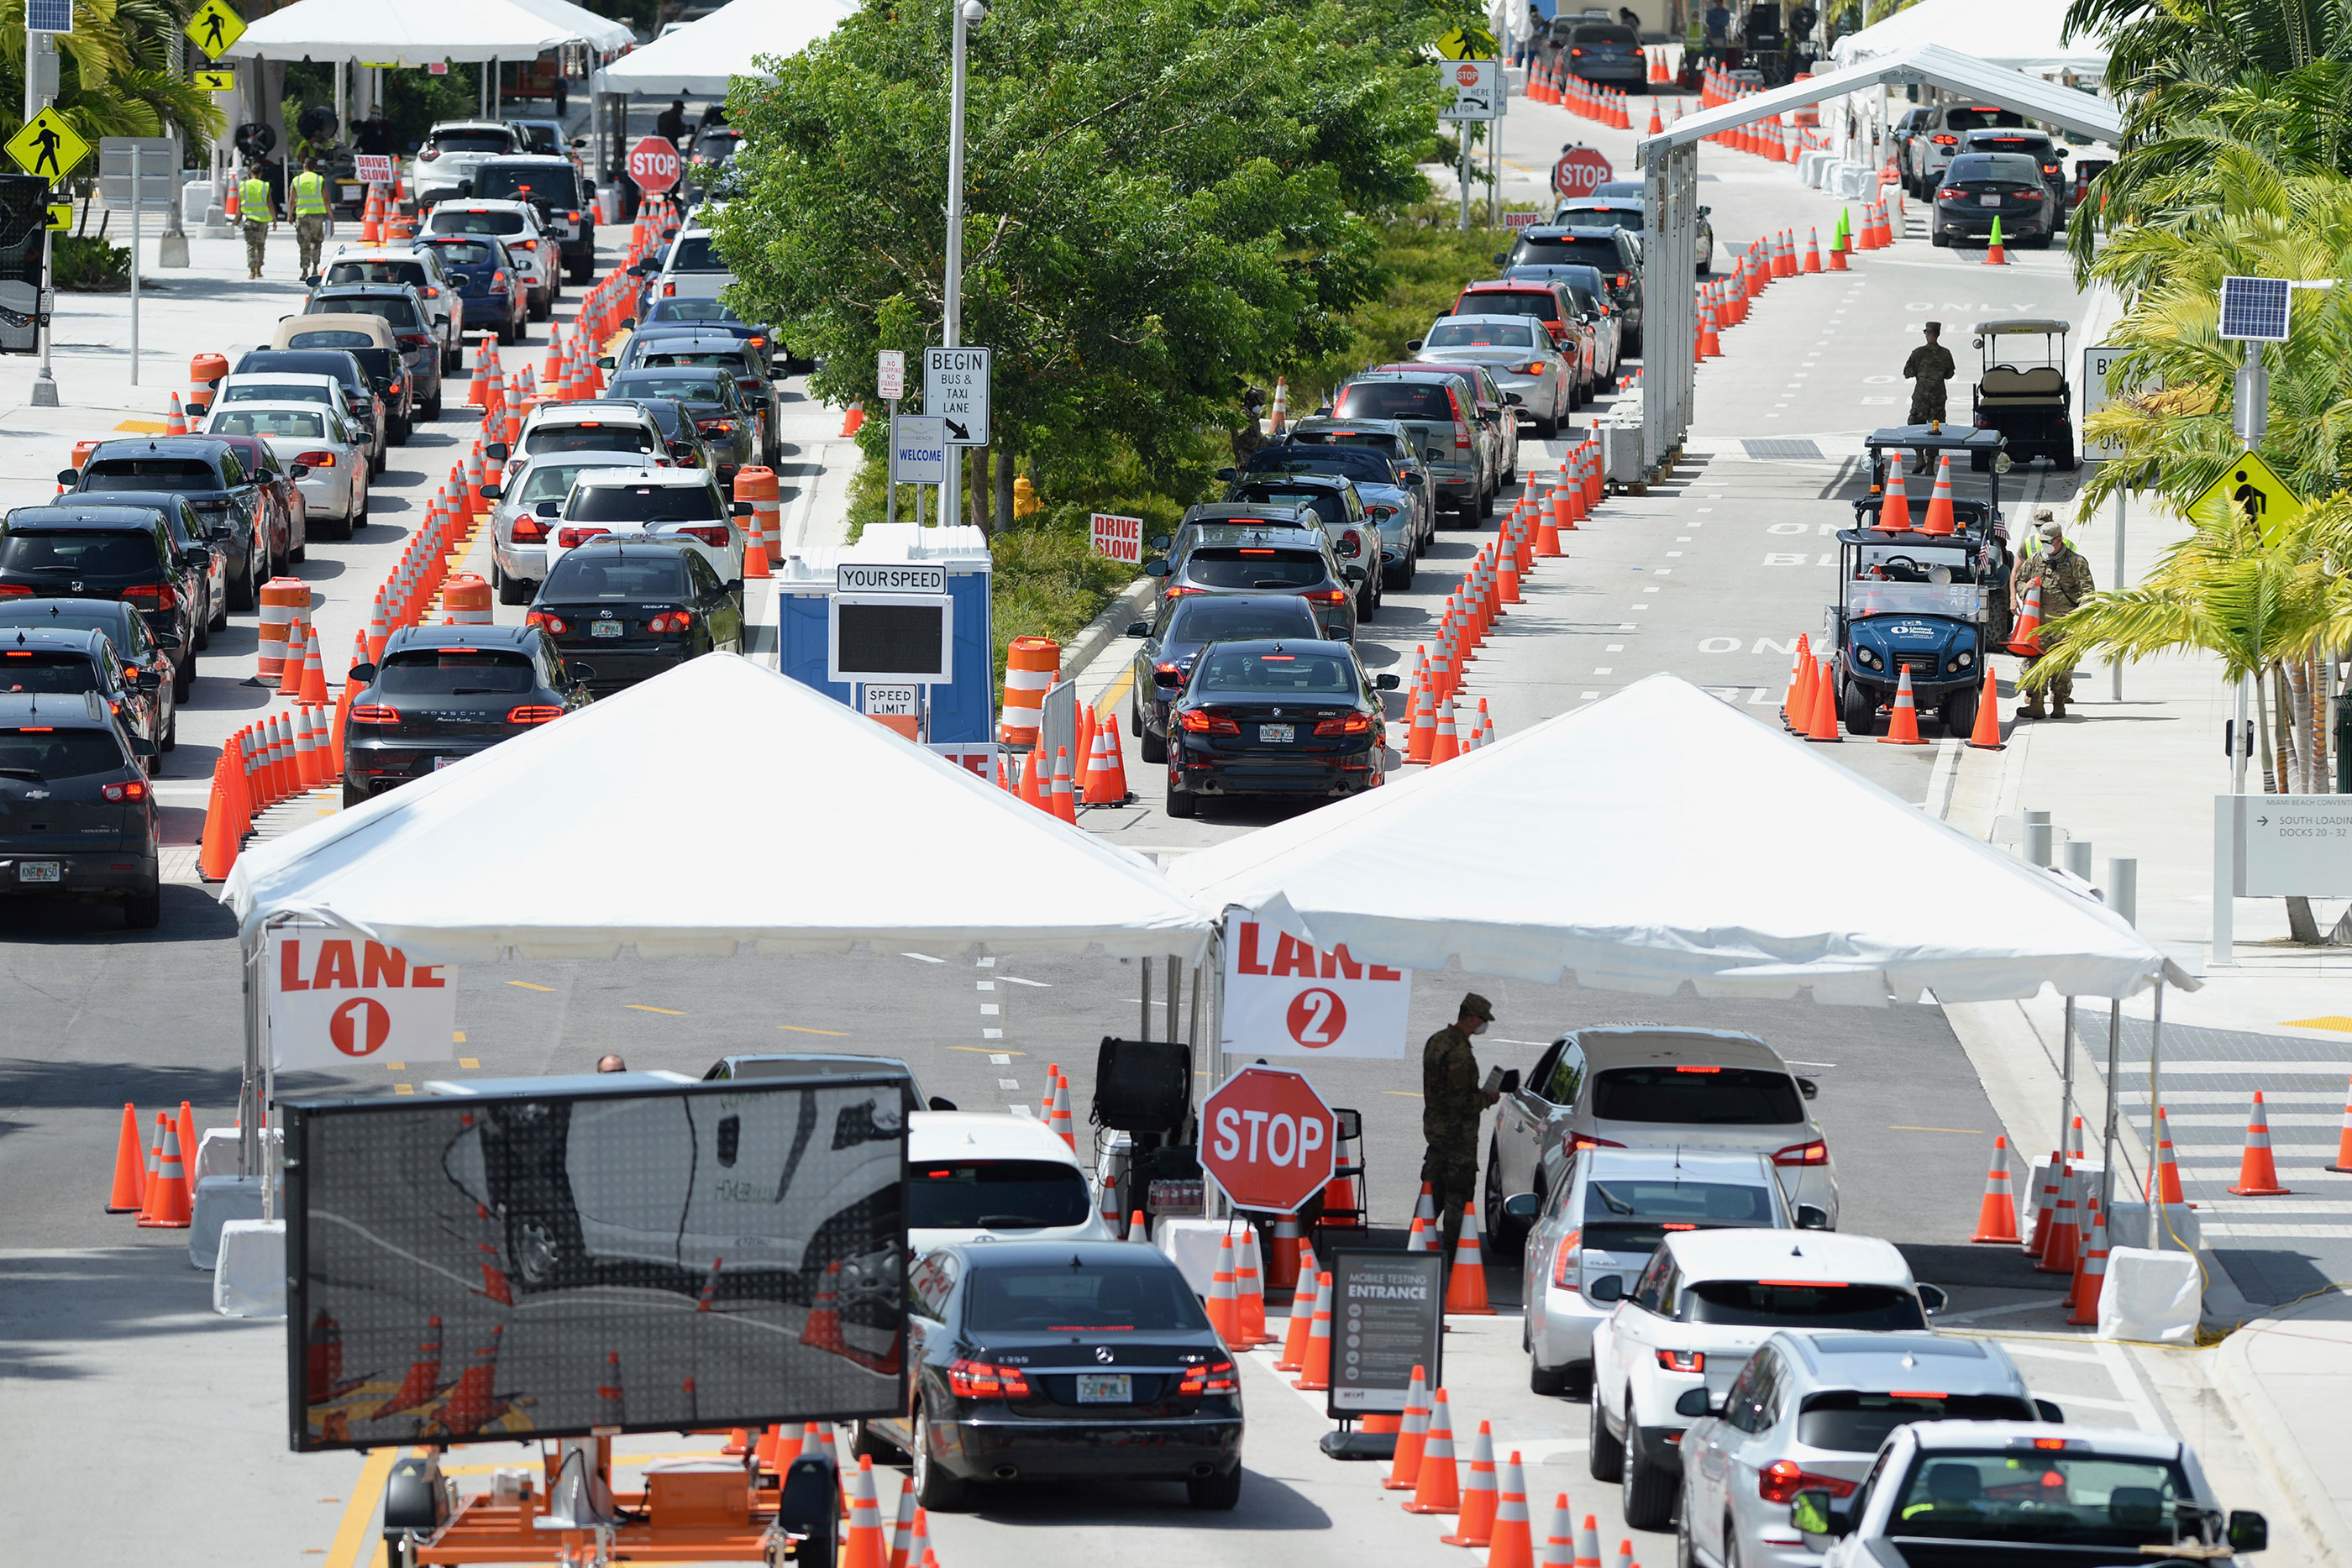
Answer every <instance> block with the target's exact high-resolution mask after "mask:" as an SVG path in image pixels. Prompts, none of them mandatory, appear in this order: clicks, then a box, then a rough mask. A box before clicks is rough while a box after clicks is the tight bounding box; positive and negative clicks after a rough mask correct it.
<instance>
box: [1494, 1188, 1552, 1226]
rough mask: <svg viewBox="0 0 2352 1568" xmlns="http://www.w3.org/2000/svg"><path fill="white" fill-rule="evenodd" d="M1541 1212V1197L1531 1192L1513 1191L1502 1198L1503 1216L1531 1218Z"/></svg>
mask: <svg viewBox="0 0 2352 1568" xmlns="http://www.w3.org/2000/svg"><path fill="white" fill-rule="evenodd" d="M1542 1213H1543V1199H1542V1198H1541V1197H1538V1196H1537V1195H1536V1194H1534V1193H1531V1192H1515V1193H1513V1194H1511V1196H1510V1197H1507V1198H1505V1199H1504V1200H1503V1218H1506V1219H1520V1220H1531V1219H1535V1218H1538V1217H1539V1216H1541V1215H1542Z"/></svg>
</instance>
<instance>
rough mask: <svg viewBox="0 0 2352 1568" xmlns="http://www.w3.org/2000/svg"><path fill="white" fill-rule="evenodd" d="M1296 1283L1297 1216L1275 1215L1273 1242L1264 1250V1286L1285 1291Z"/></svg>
mask: <svg viewBox="0 0 2352 1568" xmlns="http://www.w3.org/2000/svg"><path fill="white" fill-rule="evenodd" d="M1297 1283H1298V1217H1297V1215H1295V1214H1282V1215H1276V1217H1275V1221H1274V1244H1273V1245H1272V1246H1270V1247H1268V1248H1267V1249H1266V1252H1265V1287H1266V1289H1267V1290H1269V1291H1287V1290H1290V1289H1291V1288H1292V1287H1293V1286H1295V1285H1297Z"/></svg>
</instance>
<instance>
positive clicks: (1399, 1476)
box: [1381, 1366, 1429, 1491]
mask: <svg viewBox="0 0 2352 1568" xmlns="http://www.w3.org/2000/svg"><path fill="white" fill-rule="evenodd" d="M1428 1400H1429V1383H1428V1369H1427V1368H1425V1367H1420V1366H1416V1367H1414V1368H1413V1369H1412V1383H1410V1384H1408V1385H1406V1387H1405V1393H1404V1423H1403V1425H1402V1426H1400V1427H1398V1428H1397V1440H1396V1448H1395V1449H1394V1450H1393V1451H1392V1452H1391V1455H1390V1457H1389V1473H1388V1476H1387V1478H1386V1479H1383V1480H1382V1481H1381V1490H1383V1491H1411V1490H1413V1488H1414V1487H1415V1486H1417V1485H1418V1484H1420V1481H1421V1450H1422V1446H1423V1444H1424V1443H1426V1442H1427V1441H1428V1440H1429V1405H1428Z"/></svg>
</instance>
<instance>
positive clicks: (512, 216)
mask: <svg viewBox="0 0 2352 1568" xmlns="http://www.w3.org/2000/svg"><path fill="white" fill-rule="evenodd" d="M433 232H434V233H435V234H437V235H519V234H520V233H522V232H523V223H522V214H520V213H469V212H452V211H450V210H449V209H448V208H446V207H436V208H434V209H433Z"/></svg>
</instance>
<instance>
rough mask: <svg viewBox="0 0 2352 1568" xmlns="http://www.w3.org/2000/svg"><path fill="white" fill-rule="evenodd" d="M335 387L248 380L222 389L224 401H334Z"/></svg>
mask: <svg viewBox="0 0 2352 1568" xmlns="http://www.w3.org/2000/svg"><path fill="white" fill-rule="evenodd" d="M334 398H335V393H334V389H333V388H331V387H323V386H320V385H319V384H318V383H317V382H247V383H246V384H244V385H243V386H238V385H236V384H235V383H234V382H232V383H231V384H230V385H228V386H226V387H223V388H222V389H221V402H333V401H334Z"/></svg>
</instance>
